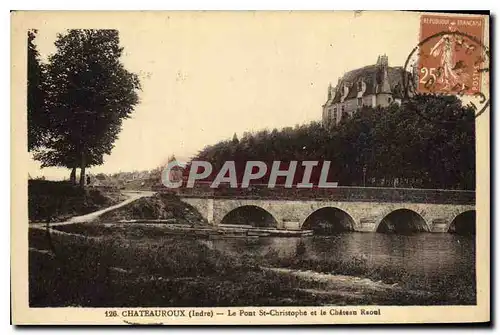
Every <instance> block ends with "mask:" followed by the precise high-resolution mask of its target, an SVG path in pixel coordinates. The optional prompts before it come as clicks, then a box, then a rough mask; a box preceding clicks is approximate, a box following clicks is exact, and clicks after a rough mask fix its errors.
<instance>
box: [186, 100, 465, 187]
mask: <svg viewBox="0 0 500 335" xmlns="http://www.w3.org/2000/svg"><path fill="white" fill-rule="evenodd" d="M474 131H475V124H474V109H473V108H472V107H470V106H463V105H462V103H461V101H460V100H459V99H458V98H456V97H454V96H435V95H417V96H415V97H414V98H412V99H411V100H409V101H408V102H406V103H405V104H403V105H402V106H400V105H398V104H391V105H390V106H388V107H386V108H380V107H378V108H371V107H363V108H361V109H360V110H359V111H357V112H356V113H354V114H353V115H352V116H348V115H346V116H345V117H344V118H342V120H341V122H340V123H339V124H338V125H336V126H334V127H332V128H330V129H325V128H324V127H323V126H322V125H321V124H320V123H318V122H312V123H310V124H308V125H302V126H296V127H295V128H291V127H286V128H283V129H282V130H277V129H274V130H273V131H272V132H268V131H267V130H263V131H259V132H256V133H249V132H246V133H244V134H243V137H242V138H241V140H239V141H238V142H236V141H234V140H226V141H221V142H219V143H216V144H214V145H210V146H207V147H205V148H204V149H203V150H201V151H200V152H199V153H198V155H197V156H196V157H195V159H197V160H207V161H209V162H211V163H212V164H213V166H214V171H215V172H214V173H216V172H217V170H218V169H220V167H221V166H222V165H223V164H224V162H225V161H227V160H234V161H236V165H237V172H238V174H241V173H242V171H243V169H244V165H245V162H246V161H249V160H261V161H265V162H271V161H273V160H280V161H290V160H298V161H304V160H329V161H331V162H332V165H331V174H332V175H333V177H334V178H335V180H336V181H339V184H340V185H357V186H360V185H364V181H365V178H364V177H365V175H366V182H367V183H366V185H367V186H395V185H396V182H397V183H398V184H397V185H399V186H404V187H425V188H461V189H474V187H475V133H474Z"/></svg>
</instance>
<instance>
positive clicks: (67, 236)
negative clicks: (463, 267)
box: [29, 224, 466, 307]
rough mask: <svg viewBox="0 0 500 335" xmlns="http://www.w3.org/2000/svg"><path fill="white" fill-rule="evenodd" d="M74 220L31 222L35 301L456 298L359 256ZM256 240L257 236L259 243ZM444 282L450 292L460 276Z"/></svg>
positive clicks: (266, 302)
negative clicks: (330, 257)
mask: <svg viewBox="0 0 500 335" xmlns="http://www.w3.org/2000/svg"><path fill="white" fill-rule="evenodd" d="M72 226H75V225H66V226H61V227H56V228H57V229H61V230H64V232H63V231H59V232H58V231H55V230H54V231H53V232H52V233H51V234H50V239H49V238H48V237H49V236H47V235H46V232H45V231H44V230H43V229H30V239H29V243H30V258H29V262H30V304H31V305H32V306H92V307H105V306H115V307H117V306H123V307H125V306H161V307H173V306H200V307H201V306H241V305H247V306H280V305H303V306H306V305H430V304H451V303H456V302H457V301H458V300H453V299H452V297H449V296H439V292H436V291H431V290H428V289H427V288H425V287H424V288H423V289H415V287H413V288H412V287H411V285H406V284H405V283H402V282H397V283H388V282H386V280H377V279H375V278H377V277H376V276H374V274H375V273H378V274H379V275H382V274H383V272H377V271H375V270H374V269H369V268H366V267H363V266H362V265H360V264H358V263H356V262H358V261H357V260H353V262H352V263H345V264H343V266H340V265H338V264H340V263H335V262H333V261H332V262H330V263H328V262H326V263H325V262H324V261H323V262H317V263H313V262H312V261H310V260H309V261H307V258H306V257H305V256H301V254H300V253H301V250H300V247H297V250H296V254H295V255H294V256H293V257H288V258H287V257H277V256H276V255H274V256H273V251H272V250H270V252H269V253H267V254H265V255H263V256H261V257H259V256H256V255H255V254H254V255H251V254H250V253H246V252H238V253H235V254H233V253H227V252H221V251H220V250H217V249H216V248H214V247H213V243H212V242H211V240H210V239H199V238H194V237H189V236H171V235H168V234H162V233H161V229H158V228H159V227H158V225H157V226H154V225H150V226H141V225H130V226H124V225H115V226H108V227H107V228H105V229H103V228H102V227H101V226H102V224H87V225H81V224H79V225H77V226H78V227H79V228H78V230H76V229H72V230H69V229H68V228H70V227H72ZM90 227H93V228H90ZM96 227H98V228H96ZM82 234H85V235H82ZM259 240H260V238H255V241H256V243H258V241H259ZM280 240H281V239H280ZM282 240H283V241H284V240H287V239H282ZM292 259H296V261H292ZM334 264H337V265H334ZM367 271H368V272H367ZM349 274H350V275H349ZM355 274H358V275H359V276H356V275H355ZM369 277H372V278H373V279H370V278H369ZM399 278H404V277H399ZM405 280H408V278H406V279H405ZM448 284H449V285H451V286H450V287H449V289H451V287H452V286H453V285H455V284H456V283H448ZM449 289H448V291H445V292H449ZM458 302H459V303H460V304H464V303H466V301H465V300H463V299H462V301H458Z"/></svg>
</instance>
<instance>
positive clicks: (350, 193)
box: [153, 185, 476, 204]
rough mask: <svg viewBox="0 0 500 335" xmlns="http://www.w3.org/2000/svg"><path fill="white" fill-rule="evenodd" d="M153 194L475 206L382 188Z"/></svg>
mask: <svg viewBox="0 0 500 335" xmlns="http://www.w3.org/2000/svg"><path fill="white" fill-rule="evenodd" d="M153 190H154V191H157V192H162V193H170V194H176V195H178V196H181V197H186V198H188V197H191V198H225V199H269V200H319V201H321V200H328V201H350V202H354V201H365V202H411V203H434V204H475V202H476V192H475V191H464V190H439V189H418V188H384V187H346V186H342V187H335V188H313V189H306V188H284V187H279V186H277V187H275V188H268V187H267V185H251V186H250V187H249V188H229V187H220V188H215V189H212V188H210V187H208V185H200V186H197V187H194V188H178V189H168V188H166V187H164V186H156V187H153Z"/></svg>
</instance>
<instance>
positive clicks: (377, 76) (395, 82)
mask: <svg viewBox="0 0 500 335" xmlns="http://www.w3.org/2000/svg"><path fill="white" fill-rule="evenodd" d="M402 71H403V68H402V67H401V66H398V67H388V68H387V73H388V76H389V85H390V88H391V93H392V94H393V95H394V97H396V98H400V97H401V96H402V87H403V79H402ZM361 79H363V81H364V82H365V84H366V90H365V92H364V93H363V96H366V95H371V94H375V93H376V89H377V84H378V85H382V81H383V72H382V67H380V66H378V65H368V66H364V67H362V68H359V69H355V70H352V71H349V72H347V73H346V74H344V76H343V77H342V78H341V80H340V82H339V84H338V86H337V87H336V89H335V94H334V95H333V96H332V98H331V99H329V100H328V101H327V102H326V105H330V104H332V103H338V102H340V98H341V96H342V87H343V85H344V83H345V82H347V83H348V85H349V86H348V87H349V93H348V94H347V97H346V100H349V99H353V98H356V97H357V95H358V90H357V86H356V85H357V82H358V81H359V80H361Z"/></svg>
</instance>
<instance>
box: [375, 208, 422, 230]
mask: <svg viewBox="0 0 500 335" xmlns="http://www.w3.org/2000/svg"><path fill="white" fill-rule="evenodd" d="M375 231H376V232H377V233H396V234H408V233H415V232H429V231H431V230H430V228H429V224H428V223H427V221H426V220H425V219H424V218H423V216H422V215H421V214H419V213H418V212H416V211H414V210H412V209H409V208H398V209H393V210H391V211H390V212H389V213H387V214H385V215H384V216H383V217H382V219H381V220H380V221H379V223H378V224H377V228H376V229H375Z"/></svg>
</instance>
